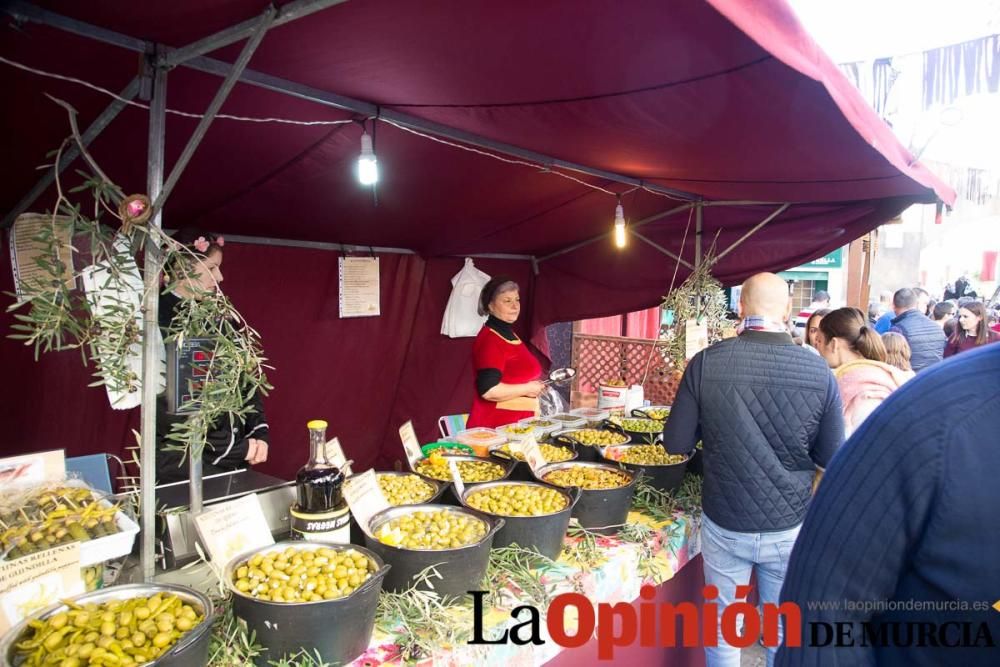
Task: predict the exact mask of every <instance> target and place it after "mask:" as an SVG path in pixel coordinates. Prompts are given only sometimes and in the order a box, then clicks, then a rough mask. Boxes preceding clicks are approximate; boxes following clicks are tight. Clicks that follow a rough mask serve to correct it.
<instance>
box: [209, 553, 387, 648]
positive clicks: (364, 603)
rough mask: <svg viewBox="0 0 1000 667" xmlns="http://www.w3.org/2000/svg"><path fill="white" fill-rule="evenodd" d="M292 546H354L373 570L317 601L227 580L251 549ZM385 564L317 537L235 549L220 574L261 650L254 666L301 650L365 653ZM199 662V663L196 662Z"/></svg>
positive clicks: (237, 614) (372, 555) (379, 559)
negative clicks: (350, 588) (341, 593)
mask: <svg viewBox="0 0 1000 667" xmlns="http://www.w3.org/2000/svg"><path fill="white" fill-rule="evenodd" d="M288 547H295V548H296V549H321V548H327V549H334V550H337V551H346V550H348V549H353V550H354V551H360V552H361V553H363V554H365V555H366V556H368V557H369V558H371V559H372V560H374V561H375V563H376V565H378V570H377V571H376V572H375V574H373V575H372V577H371V578H370V579H369V580H368V581H366V582H365V583H363V584H362V585H361V586H360V587H359V588H358V589H357V590H356V591H354V592H353V593H351V594H350V595H348V596H347V597H343V598H338V599H335V600H321V601H318V602H301V603H287V602H271V601H270V600H257V599H255V598H252V597H250V596H248V595H246V594H244V593H240V592H239V591H237V590H236V588H235V587H234V586H233V585H232V581H233V573H234V572H235V570H236V568H237V567H239V566H240V565H241V564H242V563H244V562H245V561H246V560H247V559H248V558H250V557H251V556H254V555H256V554H266V553H271V552H274V551H283V550H285V549H287V548H288ZM389 570H390V566H389V565H386V564H385V563H383V562H382V559H381V558H379V556H378V555H377V554H374V553H372V552H371V551H369V550H367V549H364V548H362V547H357V546H354V545H346V544H325V543H323V542H278V543H277V544H274V545H271V546H268V547H264V548H263V549H254V550H253V551H248V552H246V553H243V554H240V555H239V556H237V557H236V558H234V559H232V560H231V561H229V564H228V565H226V569H225V574H224V579H225V582H226V585H227V586H229V590H231V591H232V593H233V613H234V614H235V615H236V617H237V618H240V619H242V620H244V621H246V624H247V631H248V632H250V633H253V635H254V637H255V639H256V641H257V643H258V644H260V645H261V647H262V648H263V650H262V651H261V652H260V654H259V655H258V656H257V657H256V658H254V663H255V664H256V665H258V666H260V667H263V666H264V665H268V664H270V663H271V662H275V661H278V660H281V659H283V658H284V659H292V658H293V656H296V655H298V654H300V653H302V652H305V653H308V654H311V655H316V654H317V653H318V654H319V656H320V658H322V660H323V662H324V663H330V664H346V663H348V662H351V661H352V660H354V659H355V658H357V657H358V656H359V655H361V654H362V653H364V652H365V649H367V648H368V644H369V643H370V642H371V638H372V630H373V629H374V627H375V607H376V606H377V604H378V596H379V593H381V592H382V581H383V579H384V578H385V576H386V574H387V573H388V572H389ZM202 664H204V663H202Z"/></svg>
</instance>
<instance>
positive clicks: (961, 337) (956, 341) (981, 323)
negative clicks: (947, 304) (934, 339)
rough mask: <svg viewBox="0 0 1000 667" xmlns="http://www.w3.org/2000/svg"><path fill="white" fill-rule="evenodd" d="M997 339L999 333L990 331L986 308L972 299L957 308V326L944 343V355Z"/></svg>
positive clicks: (963, 350)
mask: <svg viewBox="0 0 1000 667" xmlns="http://www.w3.org/2000/svg"><path fill="white" fill-rule="evenodd" d="M997 341H1000V333H997V332H996V331H990V322H989V318H987V317H986V308H985V307H983V304H981V303H980V302H978V301H973V302H972V303H967V304H965V305H964V306H962V307H961V308H959V309H958V327H957V328H956V329H955V333H954V334H952V336H951V338H949V339H948V344H947V345H945V348H944V356H945V358H947V357H950V356H952V355H956V354H958V353H959V352H965V351H966V350H971V349H973V348H975V347H979V346H980V345H986V344H988V343H995V342H997Z"/></svg>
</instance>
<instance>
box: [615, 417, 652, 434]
mask: <svg viewBox="0 0 1000 667" xmlns="http://www.w3.org/2000/svg"><path fill="white" fill-rule="evenodd" d="M615 421H616V422H617V423H618V425H619V426H621V427H622V428H623V429H625V430H626V431H632V432H633V433H659V432H661V431H662V430H663V422H661V421H657V420H655V419H619V420H615Z"/></svg>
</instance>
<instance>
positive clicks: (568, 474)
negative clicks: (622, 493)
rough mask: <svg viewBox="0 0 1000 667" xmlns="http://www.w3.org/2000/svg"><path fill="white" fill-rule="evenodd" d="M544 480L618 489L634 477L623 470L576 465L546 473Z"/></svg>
mask: <svg viewBox="0 0 1000 667" xmlns="http://www.w3.org/2000/svg"><path fill="white" fill-rule="evenodd" d="M543 479H544V481H546V482H548V483H550V484H555V485H556V486H578V487H580V488H581V489H587V490H588V491H590V490H598V489H617V488H620V487H623V486H627V485H628V483H629V482H631V481H632V477H631V476H629V475H628V474H626V473H623V472H617V471H615V470H608V469H607V468H601V467H597V466H585V465H574V466H569V467H567V468H560V469H559V470H553V471H552V472H550V473H546V475H545V477H544V478H543Z"/></svg>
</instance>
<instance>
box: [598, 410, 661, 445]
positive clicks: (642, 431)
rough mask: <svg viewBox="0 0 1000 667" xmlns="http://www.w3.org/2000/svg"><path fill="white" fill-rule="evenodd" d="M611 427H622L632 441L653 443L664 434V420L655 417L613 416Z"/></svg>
mask: <svg viewBox="0 0 1000 667" xmlns="http://www.w3.org/2000/svg"><path fill="white" fill-rule="evenodd" d="M610 428H612V429H615V428H620V429H621V430H622V431H624V432H625V435H627V436H629V439H630V440H631V441H632V442H638V443H644V444H652V443H654V442H656V441H657V440H659V439H660V437H661V436H662V435H663V422H661V421H657V420H655V419H641V418H629V419H626V418H622V417H612V418H611V419H610Z"/></svg>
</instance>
